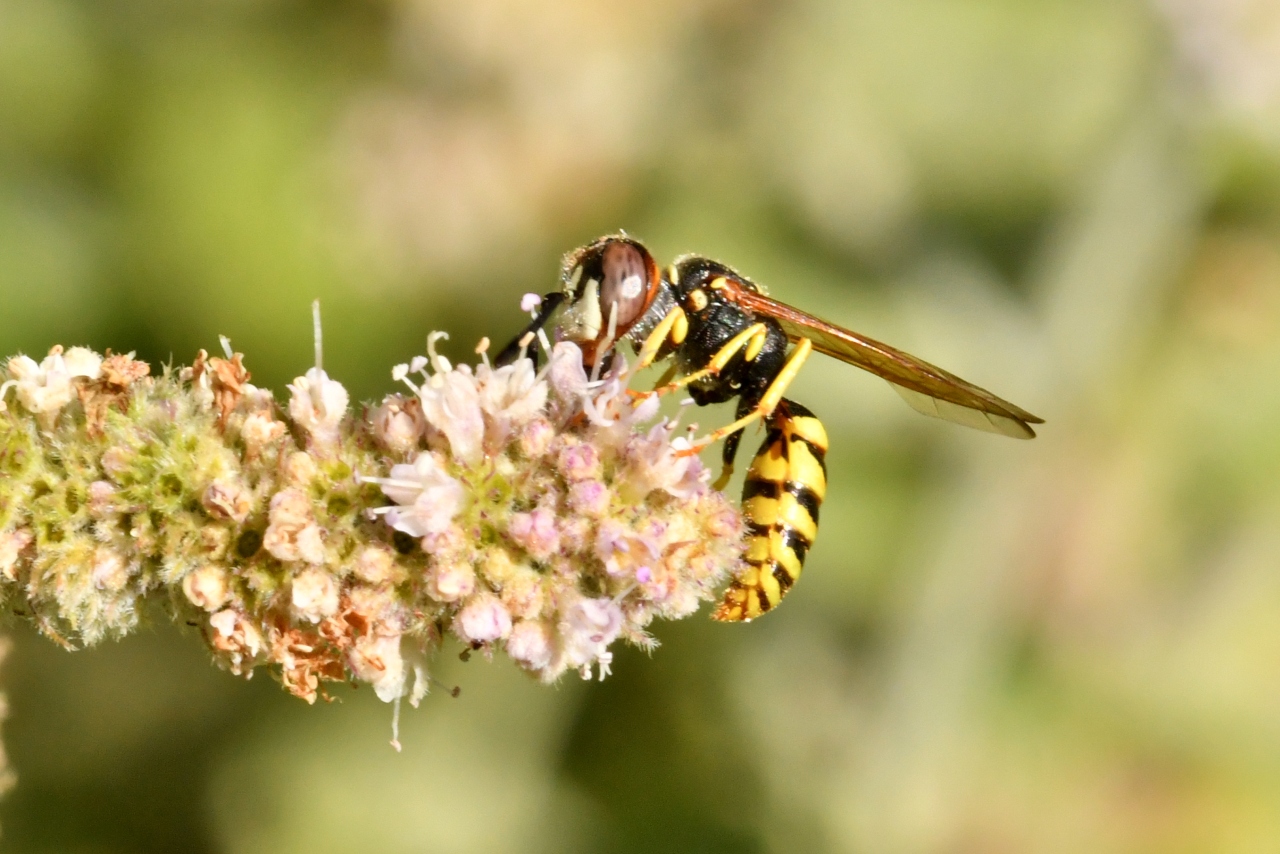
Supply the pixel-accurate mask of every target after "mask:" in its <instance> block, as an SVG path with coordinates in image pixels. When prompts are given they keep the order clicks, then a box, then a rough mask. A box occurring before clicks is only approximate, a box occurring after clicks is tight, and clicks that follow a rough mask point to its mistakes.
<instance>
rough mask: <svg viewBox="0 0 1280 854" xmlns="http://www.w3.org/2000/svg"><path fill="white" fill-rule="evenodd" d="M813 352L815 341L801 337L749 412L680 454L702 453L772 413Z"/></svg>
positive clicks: (685, 455) (679, 454)
mask: <svg viewBox="0 0 1280 854" xmlns="http://www.w3.org/2000/svg"><path fill="white" fill-rule="evenodd" d="M812 352H813V342H812V341H810V340H809V339H808V338H801V339H800V340H799V342H797V343H796V349H795V350H794V351H793V352H792V353H791V356H790V357H789V358H788V359H787V363H786V364H785V365H783V366H782V370H781V371H779V372H778V375H777V376H776V377H774V378H773V382H771V383H769V388H767V389H766V390H765V393H764V394H763V395H761V397H760V401H759V402H758V403H756V405H755V406H754V407H753V408H752V410H751V411H750V412H749V413H747V414H746V415H743V416H741V417H739V418H738V420H737V421H735V422H733V423H732V424H727V425H725V426H724V427H721V428H720V429H719V430H713V431H712V432H710V433H708V434H707V435H705V436H703V437H702V438H701V439H698V440H697V441H696V442H694V443H693V444H692V445H690V446H689V447H688V448H686V449H685V450H683V451H679V452H678V456H682V457H687V456H692V455H693V454H697V453H701V452H702V450H703V449H704V448H706V447H708V446H710V445H714V444H715V443H716V442H719V441H720V440H721V439H723V438H725V437H726V436H730V435H732V434H734V433H737V432H738V431H739V430H742V429H743V428H745V427H750V426H751V425H752V424H753V423H755V422H756V421H759V420H760V419H762V418H768V417H769V416H770V415H772V414H773V411H774V410H775V409H777V408H778V404H779V403H780V402H781V401H782V395H783V394H784V393H785V392H786V390H787V387H788V386H789V385H791V381H792V380H794V379H795V378H796V374H798V373H800V368H801V366H803V365H804V362H805V360H806V359H808V358H809V354H810V353H812Z"/></svg>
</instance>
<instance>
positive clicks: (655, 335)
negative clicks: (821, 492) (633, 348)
mask: <svg viewBox="0 0 1280 854" xmlns="http://www.w3.org/2000/svg"><path fill="white" fill-rule="evenodd" d="M688 332H689V318H687V317H685V314H684V309H682V308H681V307H680V306H678V305H677V306H672V307H671V311H668V312H667V314H666V317H664V318H662V320H660V321H658V325H657V326H655V327H653V331H652V332H650V333H649V337H648V338H646V339H644V346H643V347H641V348H640V358H639V361H637V362H636V368H635V369H636V370H637V371H643V370H644V369H645V368H647V367H649V366H650V365H652V364H653V363H654V360H656V359H657V358H658V353H659V351H661V350H662V345H663V344H665V343H667V341H668V340H670V341H671V343H672V344H679V343H680V342H681V341H683V340H684V336H685V335H687V334H688ZM673 333H679V334H673Z"/></svg>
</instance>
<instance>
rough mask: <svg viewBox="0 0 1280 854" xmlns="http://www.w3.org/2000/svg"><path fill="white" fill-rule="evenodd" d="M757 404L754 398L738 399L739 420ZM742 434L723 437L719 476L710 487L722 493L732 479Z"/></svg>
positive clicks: (735, 433)
mask: <svg viewBox="0 0 1280 854" xmlns="http://www.w3.org/2000/svg"><path fill="white" fill-rule="evenodd" d="M757 402H758V401H757V400H755V399H754V398H751V397H747V396H745V395H744V396H743V397H740V398H738V413H737V415H738V417H739V418H741V417H742V416H743V415H746V414H747V413H748V412H750V411H752V410H753V409H755V408H756V403H757ZM742 434H743V431H742V430H737V431H735V432H733V433H730V434H729V435H728V436H725V437H724V451H723V453H722V454H721V455H720V459H721V466H720V476H719V477H718V478H716V480H715V482H714V483H713V484H711V485H712V487H714V488H715V489H718V490H720V491H722V492H723V491H724V488H725V487H726V486H728V485H729V478H731V477H733V461H734V459H736V458H737V456H738V444H739V443H740V442H741V441H742Z"/></svg>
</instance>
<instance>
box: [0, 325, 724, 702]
mask: <svg viewBox="0 0 1280 854" xmlns="http://www.w3.org/2000/svg"><path fill="white" fill-rule="evenodd" d="M441 337H443V334H442V333H433V334H432V335H431V336H430V337H429V338H428V344H427V354H426V355H425V356H419V357H417V358H415V359H413V360H412V361H411V362H409V363H408V364H404V365H399V366H397V367H396V368H395V369H394V370H393V371H392V377H393V379H395V380H397V381H400V382H402V383H404V385H405V386H406V387H407V389H408V393H401V394H391V395H388V396H386V397H385V398H384V399H383V401H382V403H381V404H379V405H377V406H370V407H366V408H361V407H356V408H353V407H352V406H351V405H350V400H349V397H348V394H347V391H346V389H345V388H344V387H343V386H342V384H341V383H340V382H338V381H337V380H335V379H332V378H330V377H329V376H328V375H327V374H326V373H325V372H324V371H323V370H321V369H320V367H319V366H318V365H317V366H316V367H313V368H311V369H310V370H308V371H306V373H305V374H303V376H301V377H298V378H297V379H296V380H295V381H294V382H293V383H292V384H290V386H289V393H290V394H289V399H288V401H287V403H285V404H284V405H281V404H280V403H277V402H276V400H275V399H274V397H273V396H272V395H271V393H270V392H268V391H266V390H263V389H258V388H255V387H254V386H253V385H251V384H250V383H249V371H248V369H247V368H246V367H245V365H244V359H243V356H242V355H241V354H238V353H232V352H230V348H229V345H226V342H224V346H225V348H226V349H227V354H226V358H220V357H210V356H209V355H208V354H207V353H205V352H203V351H201V352H200V353H199V355H198V356H197V358H196V360H195V362H194V363H193V364H192V366H191V367H190V368H184V369H181V370H170V369H164V370H162V371H161V372H160V373H159V374H158V375H154V376H153V375H152V373H151V369H150V367H149V366H147V365H145V364H143V363H141V362H137V361H135V360H134V359H133V358H132V356H131V355H128V356H108V357H106V358H104V357H102V356H100V355H99V354H97V353H94V352H92V351H91V350H87V349H85V348H82V347H76V348H71V349H70V350H66V351H64V350H63V349H62V348H60V347H55V348H53V349H52V350H51V351H50V352H49V355H48V357H46V358H45V359H44V360H43V361H42V362H40V363H36V362H35V361H34V360H33V359H30V358H27V357H25V356H17V357H14V358H12V359H9V360H8V361H7V362H5V363H4V364H5V367H4V368H3V369H2V370H0V596H3V597H5V600H6V601H5V603H4V604H5V605H6V606H7V607H9V608H11V609H14V610H18V611H20V612H22V613H26V614H28V615H29V618H30V619H31V620H32V621H33V622H34V624H35V625H36V627H37V628H38V629H39V630H40V631H41V632H43V633H44V634H46V635H47V636H49V637H50V638H52V639H54V640H56V641H58V642H59V643H62V644H64V645H66V646H71V647H74V646H80V645H88V644H93V643H96V642H98V641H100V640H102V639H105V638H108V637H119V636H121V635H124V634H127V633H128V632H130V631H132V630H133V629H134V628H135V627H136V626H137V625H138V622H139V620H140V616H139V615H140V614H142V613H144V612H145V613H155V612H158V611H160V610H167V611H168V613H169V614H170V615H171V616H172V617H173V618H174V619H175V620H178V621H180V622H182V623H189V624H191V625H194V626H196V627H197V631H198V632H199V633H200V635H201V637H202V638H203V639H204V642H205V643H206V644H207V646H208V648H209V650H210V652H211V654H212V656H213V658H214V660H215V661H216V662H217V663H218V664H219V665H221V666H222V667H224V668H226V669H227V670H230V671H231V672H232V673H235V674H239V675H243V676H246V677H247V676H249V675H250V674H252V673H253V672H254V670H256V669H257V668H260V667H266V668H269V669H270V670H271V671H272V673H273V674H274V675H275V676H276V678H277V679H279V681H280V682H281V684H282V685H283V686H284V687H285V688H286V689H287V690H288V691H290V692H291V693H293V694H295V695H297V696H299V697H301V698H303V699H305V700H307V701H308V702H314V701H315V700H316V699H317V698H318V697H320V696H323V694H324V691H325V685H326V683H329V682H335V681H338V682H352V683H363V684H367V685H369V686H371V687H372V689H373V690H374V692H375V693H376V694H377V696H378V697H380V698H381V699H383V700H385V701H387V702H393V701H397V700H399V699H401V698H408V699H409V700H410V702H413V703H416V702H417V701H418V700H419V699H421V697H422V696H423V695H425V693H426V691H427V687H428V684H429V679H428V677H427V668H428V667H429V664H430V660H431V656H432V654H433V653H434V652H436V651H437V650H438V649H439V648H440V647H441V646H442V645H444V644H446V643H448V642H450V641H449V638H452V639H453V640H452V642H453V643H458V644H462V645H465V646H466V647H468V648H470V649H472V650H475V651H477V652H480V653H481V654H483V655H485V656H486V657H490V656H494V655H507V656H510V658H511V659H512V660H514V661H515V662H516V663H517V664H519V665H520V666H521V667H523V668H524V669H526V670H527V671H529V672H530V673H531V674H533V675H534V676H535V677H536V678H538V679H540V680H542V681H545V682H551V681H554V680H556V679H557V678H559V677H560V676H561V675H563V674H564V673H566V672H569V671H573V672H576V673H579V674H580V675H582V676H583V677H584V678H585V677H590V676H593V675H597V674H598V675H599V676H600V677H603V676H604V675H606V674H607V673H608V672H609V670H610V667H611V666H612V663H613V652H612V647H613V645H614V644H615V643H617V642H619V641H625V642H628V643H632V644H636V645H639V646H641V647H644V648H651V647H652V646H654V644H655V642H654V640H653V638H652V637H650V635H649V634H648V628H649V626H650V624H651V623H652V621H653V620H654V619H657V618H663V619H675V618H679V617H684V616H687V615H688V614H690V613H692V612H693V611H694V610H696V609H697V607H698V605H699V604H700V603H702V602H705V601H708V600H710V599H712V598H714V597H715V594H716V589H717V587H718V586H720V585H722V584H723V582H724V581H726V580H727V578H728V577H729V575H730V574H731V573H734V572H736V571H738V570H739V569H740V568H741V566H742V551H743V522H742V519H741V516H740V515H739V513H738V511H737V510H736V509H735V507H734V506H733V504H732V503H731V502H730V501H729V500H728V499H727V498H726V497H725V496H724V495H722V494H721V493H719V492H717V491H715V490H714V489H712V488H711V487H710V485H709V483H708V480H709V477H708V472H707V471H706V469H705V468H704V467H703V466H702V464H701V463H700V462H699V461H698V459H697V458H696V457H690V456H683V455H681V453H680V452H681V451H682V450H683V449H685V448H686V447H687V444H686V440H685V439H684V437H683V436H681V435H677V434H678V432H679V431H677V429H676V426H675V425H674V424H673V423H670V422H667V421H663V420H658V418H657V401H656V399H652V398H641V399H640V402H639V403H638V404H637V403H636V402H635V401H634V400H633V396H632V395H629V394H628V393H627V384H628V382H629V380H630V378H631V376H630V368H629V367H628V365H627V364H626V362H625V360H623V359H622V358H618V359H616V360H614V364H613V367H612V369H611V371H610V373H609V374H608V375H606V376H605V377H603V378H593V377H590V376H588V375H587V373H586V371H585V370H584V369H583V367H582V354H581V352H580V351H579V350H578V349H577V347H576V346H575V345H573V344H569V343H560V344H557V345H556V346H555V347H554V348H553V349H552V351H551V353H550V354H549V355H550V359H549V363H548V366H547V367H546V368H545V369H544V370H543V371H541V372H539V371H537V370H536V369H535V367H534V364H533V362H532V361H531V360H528V359H523V360H519V361H517V362H515V363H514V364H511V365H507V366H503V367H500V368H494V367H493V366H491V365H490V364H489V362H488V359H487V355H486V351H487V346H488V342H487V341H485V342H481V345H480V347H478V348H477V350H476V352H477V354H478V357H479V363H478V364H475V365H457V366H455V365H453V364H451V363H450V362H449V360H447V359H445V358H444V357H443V356H440V355H439V354H437V353H436V352H435V344H436V342H437V341H438V340H439V339H440V338H441ZM318 350H319V348H318V347H317V357H318V355H319V353H318ZM10 392H13V393H12V394H10ZM147 603H152V604H153V605H154V606H158V607H144V605H145V604H147Z"/></svg>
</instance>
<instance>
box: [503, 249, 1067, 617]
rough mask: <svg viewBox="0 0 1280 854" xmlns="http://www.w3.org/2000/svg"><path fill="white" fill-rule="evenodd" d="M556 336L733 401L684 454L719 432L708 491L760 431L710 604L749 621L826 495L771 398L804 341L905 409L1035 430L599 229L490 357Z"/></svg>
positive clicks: (938, 375) (869, 348)
mask: <svg viewBox="0 0 1280 854" xmlns="http://www.w3.org/2000/svg"><path fill="white" fill-rule="evenodd" d="M557 316H558V319H557V321H556V325H555V332H556V335H557V337H558V338H560V339H561V340H569V341H573V342H575V343H577V344H578V345H579V347H580V348H581V349H582V357H583V364H584V366H585V367H586V368H588V369H598V368H599V367H601V366H603V365H605V364H607V360H609V359H611V358H612V356H613V353H614V348H615V347H616V346H617V344H619V343H620V342H622V341H627V342H628V343H629V344H630V345H631V346H632V348H633V349H634V350H635V351H636V353H637V354H638V359H639V361H638V365H637V369H642V368H645V367H648V366H649V365H652V364H654V363H656V362H660V361H663V360H666V359H668V358H670V359H672V360H673V361H672V364H671V366H670V368H669V369H668V370H667V372H666V373H665V374H664V375H663V377H662V378H661V379H660V380H659V381H658V384H657V386H656V387H655V388H654V389H653V390H652V391H651V392H648V393H647V394H667V393H669V392H672V391H675V390H677V389H682V388H683V389H687V391H688V394H689V396H690V397H692V398H693V400H694V402H695V403H697V404H698V405H700V406H704V405H707V404H711V403H723V402H726V401H730V400H733V399H734V398H736V399H737V401H738V403H737V411H736V418H735V420H734V421H733V422H732V423H730V424H727V425H725V426H724V427H721V428H719V429H717V430H714V431H712V432H710V433H709V434H708V435H706V436H705V437H703V438H701V439H699V440H697V441H696V442H694V443H693V445H692V447H691V448H690V450H689V453H697V452H699V451H701V450H702V449H703V448H706V447H708V446H709V445H711V444H713V443H715V442H718V441H721V440H723V441H724V449H723V463H724V468H723V471H722V473H721V475H720V478H719V480H717V482H716V486H717V487H718V488H723V487H724V485H725V484H726V483H727V482H728V479H729V476H730V475H731V474H732V472H733V463H734V459H735V458H736V456H737V453H738V444H739V442H740V440H741V438H742V434H743V431H744V430H745V429H746V428H747V427H749V426H751V425H752V424H754V423H756V422H762V423H763V424H764V426H765V428H766V434H765V439H764V442H763V444H761V446H760V449H759V450H758V451H756V454H755V456H754V457H753V458H752V461H751V465H750V467H749V469H748V470H747V474H746V478H745V482H744V484H743V491H742V511H743V516H744V517H745V519H746V521H747V529H748V538H749V539H748V543H747V551H746V563H747V569H746V571H745V572H744V573H742V574H741V575H740V577H738V578H737V579H736V580H734V581H733V582H732V583H731V584H730V586H729V588H728V590H727V591H726V592H725V596H724V600H723V602H722V603H721V604H720V606H719V608H718V609H717V610H716V611H715V613H714V614H713V615H712V616H713V617H714V618H715V619H717V620H726V621H739V620H751V619H753V618H755V617H758V616H760V615H761V614H764V613H766V612H768V611H770V610H772V609H773V608H774V607H776V606H777V605H778V603H779V602H780V601H781V600H782V597H783V596H785V595H786V594H787V591H788V590H790V588H791V586H792V585H793V584H795V582H796V580H797V579H798V578H799V577H800V572H801V570H802V569H803V567H804V560H805V556H806V554H807V553H808V550H809V548H810V547H811V546H812V545H813V542H814V540H815V538H816V537H817V533H818V510H819V507H820V506H821V504H822V500H823V498H824V497H825V495H826V489H827V472H826V453H827V446H828V443H827V433H826V430H825V428H824V427H823V426H822V422H821V421H820V420H819V419H818V418H817V416H815V415H814V414H813V413H812V412H810V411H809V410H808V409H806V408H805V407H803V406H801V405H800V404H799V403H796V402H795V401H793V400H789V399H788V398H786V397H785V396H784V395H785V393H786V391H787V388H788V386H789V385H790V384H791V382H792V380H794V379H795V377H796V375H797V374H798V373H799V371H800V368H801V366H803V365H804V363H805V360H807V359H808V358H809V356H810V355H811V354H812V353H813V352H814V351H817V352H819V353H823V354H826V355H828V356H832V357H834V358H836V359H839V360H841V361H843V362H847V363H849V364H851V365H855V366H856V367H859V368H862V369H863V370H867V371H870V372H871V373H873V374H876V375H877V376H880V377H882V378H884V379H885V380H888V382H889V383H890V385H892V386H893V388H894V389H895V390H896V391H897V392H898V393H899V394H900V395H902V397H903V398H904V399H905V400H906V402H907V403H908V404H910V405H911V407H912V408H914V409H915V410H916V411H918V412H921V413H923V414H925V415H930V416H933V417H935V418H943V419H946V420H948V421H954V422H958V423H960V424H964V425H966V426H969V427H974V428H977V429H979V430H986V431H989V432H993V433H998V434H1001V435H1004V436H1011V437H1013V438H1017V439H1031V438H1034V437H1035V431H1034V430H1033V429H1032V427H1031V425H1032V424H1042V423H1044V422H1043V419H1041V418H1037V417H1036V416H1034V415H1032V414H1031V413H1030V412H1027V411H1026V410H1024V409H1021V408H1019V407H1017V406H1015V405H1013V404H1012V403H1009V402H1008V401H1005V400H1002V399H1000V398H999V397H996V396H995V395H994V394H992V393H991V392H989V391H986V390H985V389H982V388H979V387H977V386H975V385H973V384H972V383H969V382H966V381H965V380H962V379H960V378H959V377H957V376H955V375H954V374H951V373H948V372H947V371H944V370H943V369H941V368H938V367H935V366H934V365H931V364H929V363H928V362H925V361H923V360H922V359H917V358H916V357H915V356H911V355H909V354H907V353H904V352H902V351H901V350H897V349H895V348H893V347H890V346H888V345H887V344H881V343H880V342H878V341H874V340H872V339H871V338H868V337H866V336H864V335H859V334H858V333H856V332H852V331H850V330H848V329H844V328H842V327H840V326H836V325H835V324H833V323H828V322H827V321H825V320H822V319H820V318H818V317H815V316H813V315H811V314H807V313H806V312H803V311H801V310H799V309H797V308H793V307H792V306H789V305H787V304H786V303H782V302H779V301H777V300H774V299H771V298H770V297H768V296H766V295H765V293H764V292H763V290H761V288H760V287H759V286H758V285H756V284H755V283H754V282H752V281H751V280H750V279H748V278H747V277H746V276H743V275H742V274H740V273H738V272H737V271H735V270H733V269H732V268H730V267H728V266H726V265H724V264H721V263H719V262H718V261H713V260H711V259H709V258H704V257H701V256H697V255H685V256H682V257H680V258H677V259H676V261H675V262H674V263H672V264H671V265H670V266H668V267H666V268H665V269H661V270H660V269H659V267H658V265H657V263H656V262H655V261H654V259H653V256H652V255H650V253H649V251H648V250H647V249H645V247H644V245H643V244H641V243H640V242H639V241H637V240H634V239H632V238H630V237H628V236H626V235H608V236H605V237H601V238H600V239H598V240H596V241H594V242H592V243H589V244H588V245H586V246H583V247H581V248H579V249H577V250H575V251H573V252H570V253H569V254H568V255H566V256H565V259H564V262H563V265H562V268H561V275H560V290H559V291H557V292H553V293H550V294H547V295H546V296H545V297H544V298H543V301H542V303H541V304H540V307H539V310H538V312H537V313H536V315H535V316H534V318H533V319H532V322H531V323H530V324H529V325H528V326H527V327H526V329H525V330H524V331H523V332H522V334H520V335H518V336H516V338H515V339H513V340H512V342H511V343H510V344H509V345H508V346H507V347H506V348H505V349H504V350H503V351H502V352H501V353H500V354H499V356H498V362H499V363H505V362H511V361H514V360H515V359H517V358H519V357H520V356H521V354H523V353H524V352H525V351H526V348H527V347H528V345H529V343H530V342H531V341H532V339H533V337H534V336H535V335H537V334H539V333H540V332H541V331H542V330H543V329H544V327H547V326H548V325H549V324H551V322H552V319H553V318H555V317H557Z"/></svg>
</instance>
